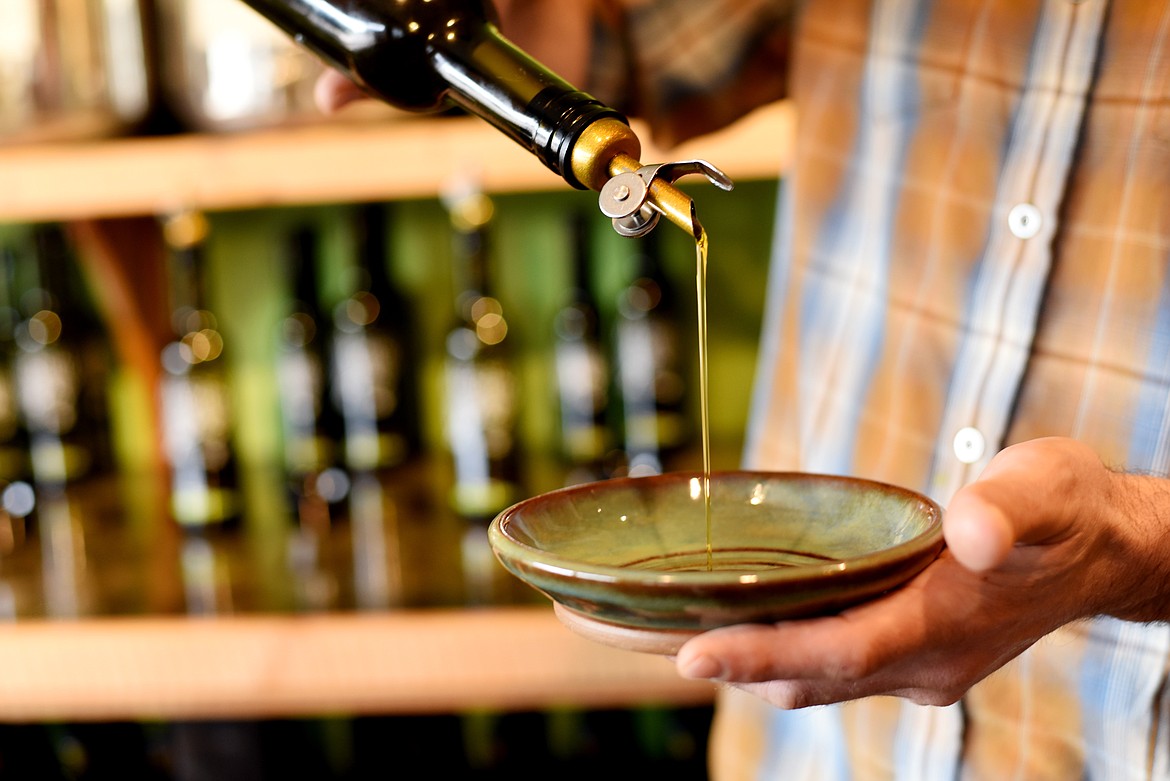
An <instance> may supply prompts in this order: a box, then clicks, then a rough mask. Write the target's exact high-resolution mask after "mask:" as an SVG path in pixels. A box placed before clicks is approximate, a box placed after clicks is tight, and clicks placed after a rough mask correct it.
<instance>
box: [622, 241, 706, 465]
mask: <svg viewBox="0 0 1170 781" xmlns="http://www.w3.org/2000/svg"><path fill="white" fill-rule="evenodd" d="M637 246H638V265H637V276H636V278H635V279H634V280H633V281H632V282H631V283H630V284H629V285H628V286H627V287H626V288H625V289H624V290H623V291H622V292H621V294H620V295H619V298H618V306H617V322H616V324H615V328H614V356H615V367H616V377H617V392H618V394H619V395H620V397H621V421H622V423H621V429H622V437H623V446H624V449H625V453H626V459H627V463H628V470H629V474H631V475H635V476H637V475H650V474H657V473H660V472H662V471H663V470H664V469H667V468H669V463H668V461H669V459H670V457H671V456H672V455H675V454H676V453H677V452H678V451H679V450H680V449H681V448H683V447H684V446H685V445H686V443H687V441H688V436H689V426H688V425H687V414H686V369H685V364H684V352H683V350H682V345H681V342H680V331H679V328H680V319H679V318H680V314H679V309H678V305H677V298H676V295H675V290H674V286H673V284H672V282H671V280H670V277H669V275H668V274H667V271H666V269H665V268H664V267H663V264H662V259H661V254H660V252H661V248H660V246H659V241H658V235H657V234H656V233H650V234H648V235H646V236H644V237H642V238H640V239H638V240H637Z"/></svg>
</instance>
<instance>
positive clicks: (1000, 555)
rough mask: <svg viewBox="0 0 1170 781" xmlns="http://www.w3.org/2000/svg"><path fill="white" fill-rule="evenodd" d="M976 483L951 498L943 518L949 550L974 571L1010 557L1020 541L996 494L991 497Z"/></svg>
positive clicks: (994, 565) (985, 568) (983, 570)
mask: <svg viewBox="0 0 1170 781" xmlns="http://www.w3.org/2000/svg"><path fill="white" fill-rule="evenodd" d="M974 485H977V484H973V486H974ZM973 486H969V487H968V488H965V489H963V490H962V491H960V492H959V493H957V494H955V498H954V499H952V500H951V503H950V505H949V506H948V507H947V512H946V515H945V516H944V518H943V537H944V538H945V539H946V542H947V550H949V551H950V553H951V555H952V556H954V557H955V559H956V560H957V561H958V562H959V563H960V564H962V565H963V566H964V567H966V568H967V569H969V570H972V571H974V572H986V571H987V570H991V569H995V568H996V567H998V566H1000V565H1001V564H1003V562H1004V560H1006V559H1007V557H1008V554H1009V553H1011V550H1012V548H1013V547H1015V544H1016V530H1015V529H1014V528H1013V526H1012V522H1011V520H1010V519H1009V517H1008V516H1007V514H1006V513H1005V512H1004V510H1003V509H1002V508H1001V507H999V506H998V504H997V503H996V502H995V501H994V499H993V498H992V497H993V496H994V494H992V495H991V496H989V495H988V494H989V492H987V491H982V490H979V489H975V488H974V487H973Z"/></svg>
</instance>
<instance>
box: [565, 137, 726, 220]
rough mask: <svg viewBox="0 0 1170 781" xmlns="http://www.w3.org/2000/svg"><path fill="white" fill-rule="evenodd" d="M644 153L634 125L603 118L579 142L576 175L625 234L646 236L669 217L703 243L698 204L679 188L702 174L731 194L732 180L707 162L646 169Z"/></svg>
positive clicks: (575, 155)
mask: <svg viewBox="0 0 1170 781" xmlns="http://www.w3.org/2000/svg"><path fill="white" fill-rule="evenodd" d="M640 153H641V143H640V142H639V141H638V138H637V136H635V135H634V133H633V131H632V130H630V128H629V126H628V125H626V124H625V123H623V122H619V121H617V120H613V119H609V118H606V119H601V120H599V121H597V122H595V123H593V124H592V125H590V126H589V127H588V128H586V129H585V131H584V132H583V133H582V134H581V136H580V138H578V139H577V142H576V144H575V145H574V147H573V152H572V169H573V173H574V174H575V175H576V177H577V179H578V180H579V181H581V182H582V183H584V184H585V185H587V186H588V187H591V188H592V189H594V190H598V191H599V192H600V197H599V199H598V205H599V207H600V208H601V212H602V213H603V214H605V216H607V217H609V218H610V219H611V220H612V221H613V227H614V230H616V231H617V232H618V233H620V234H621V235H623V236H631V237H634V236H644V235H646V234H647V233H649V232H650V231H651V230H653V229H654V226H655V225H657V224H658V221H659V218H660V217H662V216H665V217H666V218H667V219H668V220H670V221H671V222H673V223H674V224H675V225H677V226H679V227H680V228H682V229H683V230H684V231H686V232H687V234H688V235H689V236H691V237H692V238H693V239H695V240H696V241H698V240H699V237H700V236H702V235H703V226H702V225H701V224H700V223H699V218H698V216H697V215H696V213H695V202H694V200H692V199H691V197H690V196H688V195H687V194H686V193H684V192H683V191H682V190H679V189H678V188H677V187H675V186H674V184H673V183H674V182H675V180H677V179H678V178H680V177H682V176H686V175H687V174H702V175H704V176H706V177H707V179H708V180H709V181H710V182H711V183H712V184H714V185H715V186H716V187H719V188H720V189H723V190H730V189H732V187H733V186H734V184H733V183H732V181H731V179H730V178H729V177H728V176H727V175H726V174H725V173H723V172H722V171H720V170H719V169H718V168H716V167H715V166H713V165H710V164H709V163H706V162H704V161H702V160H686V161H680V162H674V163H656V164H653V165H642V164H641V163H640V162H639V161H638V156H639V155H640Z"/></svg>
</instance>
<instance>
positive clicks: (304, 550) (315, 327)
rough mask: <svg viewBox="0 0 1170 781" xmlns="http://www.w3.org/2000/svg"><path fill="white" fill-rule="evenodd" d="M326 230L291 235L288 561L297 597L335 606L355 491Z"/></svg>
mask: <svg viewBox="0 0 1170 781" xmlns="http://www.w3.org/2000/svg"><path fill="white" fill-rule="evenodd" d="M318 245H319V241H318V235H317V231H316V230H315V229H314V228H313V227H312V226H308V225H298V226H296V227H294V228H293V229H291V230H290V231H289V233H288V234H287V236H286V240H285V248H284V250H285V252H284V260H285V275H286V277H287V279H289V280H291V282H292V296H291V299H290V301H289V304H288V308H287V310H286V312H285V315H284V317H283V318H281V321H280V324H279V328H278V335H277V354H276V377H277V386H278V388H279V394H280V412H281V416H280V417H281V434H282V452H283V471H284V478H285V484H286V486H287V495H288V501H289V510H290V512H291V515H292V517H293V518H294V519H295V525H294V527H293V529H291V531H290V536H289V540H288V543H289V545H288V563H289V568H290V570H291V572H292V575H293V581H294V586H295V591H296V599H297V603H298V605H299V606H300V607H302V608H304V609H311V610H323V609H327V608H329V607H332V606H334V604H335V599H336V593H337V584H336V579H335V577H334V575H333V574H332V572H331V571H330V567H329V558H330V556H329V552H330V548H331V542H332V536H333V535H332V527H333V525H334V523H335V520H336V518H335V516H336V515H337V514H338V513H337V507H338V506H339V503H340V502H342V500H344V499H345V497H346V494H347V493H348V491H349V486H350V480H349V477H348V476H347V475H346V473H345V472H344V470H342V469H341V467H340V463H339V459H340V453H339V450H340V438H341V421H340V418H339V416H338V415H337V412H336V409H335V407H334V405H333V402H332V400H331V398H330V387H331V385H330V370H329V368H330V355H329V344H330V328H331V326H330V323H329V321H328V320H327V319H326V318H325V316H324V315H323V313H322V311H321V307H320V292H319V285H318V274H317V262H318V256H319V251H318Z"/></svg>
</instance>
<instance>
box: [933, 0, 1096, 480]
mask: <svg viewBox="0 0 1170 781" xmlns="http://www.w3.org/2000/svg"><path fill="white" fill-rule="evenodd" d="M1105 5H1106V3H1105V0H1089V1H1088V2H1074V0H1051V2H1048V3H1046V6H1045V9H1044V14H1043V17H1042V21H1041V23H1040V25H1039V26H1038V28H1037V31H1036V36H1035V38H1034V40H1033V46H1032V52H1033V56H1032V59H1031V61H1030V63H1029V70H1028V73H1027V75H1026V79H1025V83H1024V86H1023V88H1022V91H1021V94H1020V97H1019V101H1018V104H1017V107H1016V111H1015V116H1014V120H1013V124H1012V130H1011V136H1010V139H1011V140H1010V142H1009V144H1008V146H1007V148H1006V150H1005V154H1004V157H1003V160H1002V163H1001V174H1000V177H999V182H1000V184H999V187H998V190H997V194H996V199H995V204H994V207H993V209H992V215H993V217H992V219H993V222H992V225H991V227H990V229H989V233H988V240H987V244H986V249H985V251H984V253H983V257H982V260H981V261H980V263H979V264H978V267H977V270H976V272H975V274H974V275H973V277H972V279H971V281H970V295H969V297H968V304H967V311H966V314H965V323H966V329H965V335H964V338H963V341H962V344H961V347H960V349H959V353H958V360H957V361H956V366H955V369H954V373H953V374H952V377H951V382H950V386H949V388H948V391H947V399H946V409H945V413H944V417H943V425H942V427H941V428H940V430H939V436H938V439H937V441H936V443H935V453H934V468H933V470H932V475H931V481H930V493H931V495H932V496H933V497H934V498H936V499H937V500H939V501H941V502H947V501H949V499H950V497H951V496H953V495H954V493H955V491H957V490H958V489H959V488H961V487H962V486H963V485H965V484H967V483H968V482H970V481H971V480H973V479H975V478H976V477H978V475H979V473H980V472H981V471H982V470H983V468H984V467H985V466H986V465H987V463H988V462H989V461H990V460H991V459H992V457H994V455H995V454H996V452H997V451H998V450H999V448H1000V447H1001V446H1002V445H1003V443H1004V437H1005V435H1006V432H1007V430H1008V425H1009V424H1010V422H1011V413H1012V408H1013V405H1014V403H1015V400H1016V396H1017V393H1018V391H1019V388H1020V384H1021V382H1023V379H1024V375H1025V372H1026V370H1027V363H1028V357H1029V355H1030V354H1031V350H1032V342H1033V339H1034V337H1035V334H1036V327H1037V321H1038V319H1039V315H1040V307H1041V306H1042V304H1043V297H1044V290H1045V286H1046V283H1047V280H1048V275H1049V272H1050V271H1051V269H1052V249H1053V237H1054V235H1055V232H1056V229H1057V221H1058V215H1059V210H1060V205H1061V201H1062V199H1063V196H1064V193H1065V191H1066V187H1067V183H1068V178H1069V175H1070V170H1071V167H1072V162H1073V157H1074V155H1075V152H1076V145H1077V140H1078V136H1079V129H1080V127H1081V123H1082V120H1083V117H1084V112H1085V104H1086V100H1087V95H1088V91H1089V88H1090V86H1091V82H1092V77H1093V73H1094V66H1095V58H1096V53H1097V37H1098V35H1099V33H1100V31H1101V25H1102V22H1103V19H1104V12H1105Z"/></svg>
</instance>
